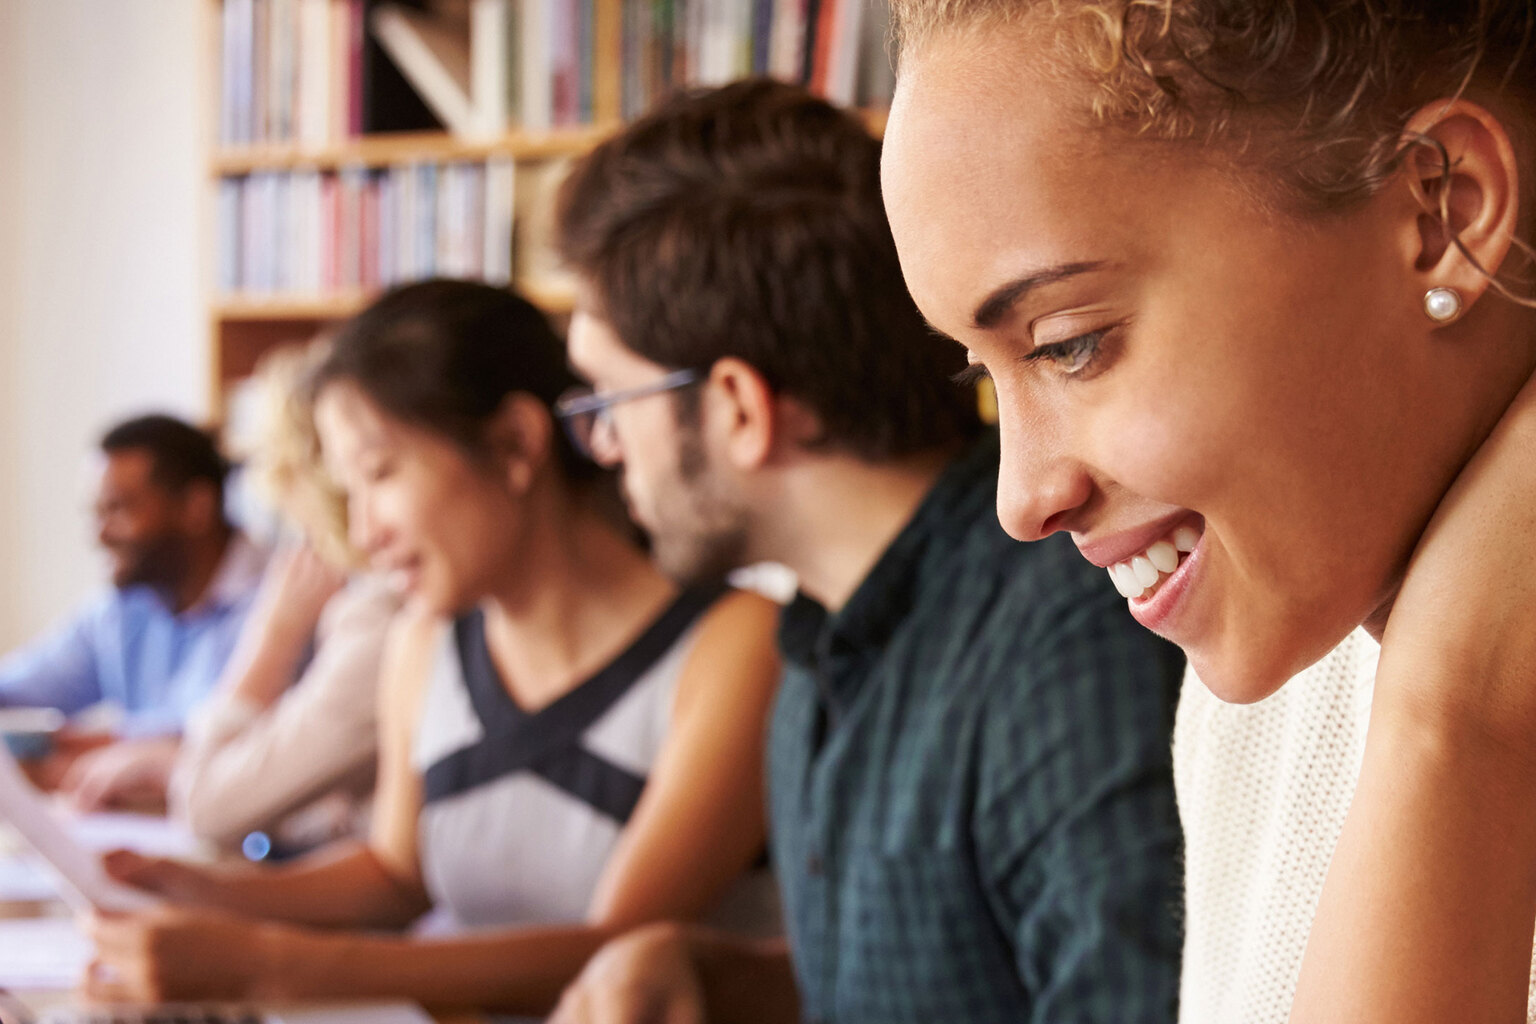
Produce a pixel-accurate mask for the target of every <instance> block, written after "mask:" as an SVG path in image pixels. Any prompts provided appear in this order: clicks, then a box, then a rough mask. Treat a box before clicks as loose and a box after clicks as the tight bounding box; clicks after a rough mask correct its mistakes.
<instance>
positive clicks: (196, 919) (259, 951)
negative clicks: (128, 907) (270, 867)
mask: <svg viewBox="0 0 1536 1024" xmlns="http://www.w3.org/2000/svg"><path fill="white" fill-rule="evenodd" d="M86 931H87V934H88V935H89V936H90V938H91V941H92V942H94V943H95V945H96V958H95V959H94V960H93V961H92V962H91V964H90V966H89V968H88V969H87V970H86V974H85V978H84V979H83V981H82V982H81V988H82V989H83V991H84V994H85V995H86V996H87V997H88V998H90V999H93V1000H96V1001H99V1002H107V1003H156V1002H166V1001H170V1000H201V999H248V998H253V997H255V996H258V995H260V994H261V992H260V989H261V987H262V984H263V981H264V979H265V977H266V974H267V971H268V967H267V964H268V952H269V950H270V948H271V943H272V933H273V931H274V926H273V925H271V924H268V923H265V922H260V921H251V920H248V919H244V918H239V917H235V916H233V915H229V914H223V913H216V912H213V911H208V910H197V911H192V910H184V909H176V908H172V907H164V908H157V909H155V910H150V911H145V912H143V913H136V914H104V913H98V914H95V915H92V916H91V917H90V918H89V920H88V922H87V926H86Z"/></svg>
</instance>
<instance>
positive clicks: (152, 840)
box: [55, 809, 203, 858]
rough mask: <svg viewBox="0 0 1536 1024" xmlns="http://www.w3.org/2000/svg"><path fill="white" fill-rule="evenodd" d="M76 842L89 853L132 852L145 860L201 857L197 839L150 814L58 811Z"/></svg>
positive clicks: (176, 826)
mask: <svg viewBox="0 0 1536 1024" xmlns="http://www.w3.org/2000/svg"><path fill="white" fill-rule="evenodd" d="M55 812H56V813H58V814H61V815H62V817H63V820H64V821H65V822H66V823H67V825H68V827H69V831H70V833H71V834H73V835H74V837H75V840H76V841H77V842H78V843H79V844H80V845H81V846H83V847H85V848H86V849H88V850H95V851H97V852H98V853H105V852H107V851H108V850H133V851H134V852H135V853H142V854H144V855H145V856H146V857H181V858H196V857H198V856H201V855H202V853H203V849H202V845H201V844H200V843H198V841H197V837H195V836H194V835H192V833H191V832H189V831H187V829H186V828H185V827H183V826H182V825H180V824H178V823H176V822H174V821H171V820H170V819H168V818H164V817H161V816H159V815H153V814H125V813H122V812H118V811H108V812H98V813H95V814H79V813H76V812H74V811H59V810H58V809H55Z"/></svg>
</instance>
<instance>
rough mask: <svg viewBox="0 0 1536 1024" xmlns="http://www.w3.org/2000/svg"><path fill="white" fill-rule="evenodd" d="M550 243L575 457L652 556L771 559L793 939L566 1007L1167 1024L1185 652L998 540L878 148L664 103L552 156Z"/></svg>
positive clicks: (853, 128)
mask: <svg viewBox="0 0 1536 1024" xmlns="http://www.w3.org/2000/svg"><path fill="white" fill-rule="evenodd" d="M560 233H561V247H562V250H563V255H564V256H565V258H566V260H567V262H568V263H569V264H570V265H571V266H572V267H573V268H574V269H575V270H576V272H577V274H578V275H579V277H580V279H581V281H582V291H581V298H580V301H579V304H578V308H577V312H576V314H575V317H574V319H573V321H572V324H571V332H570V352H571V361H572V363H573V365H574V366H575V368H576V369H577V371H578V372H579V373H580V374H582V375H583V376H584V377H586V378H587V379H588V380H589V381H590V382H591V383H592V385H593V388H594V389H595V390H593V391H588V392H585V393H583V394H580V395H572V396H569V397H568V398H567V399H566V401H565V402H563V403H562V404H561V406H560V412H561V414H562V417H563V418H564V420H565V422H566V424H567V426H568V427H569V429H570V430H571V432H572V434H573V436H574V437H575V438H576V440H577V442H578V444H580V445H581V446H583V447H584V448H585V449H586V450H587V451H588V452H589V453H590V454H591V455H592V456H593V457H594V458H596V459H597V460H598V461H600V462H603V463H605V464H609V465H620V464H621V465H622V467H623V484H624V491H625V495H626V498H627V501H628V503H629V506H630V510H631V512H632V513H633V515H634V516H635V518H636V520H637V521H638V522H639V523H640V524H641V526H642V527H644V528H645V529H646V530H647V531H648V532H649V533H650V535H651V538H652V541H653V544H654V553H655V557H656V558H657V560H658V562H659V563H660V564H661V566H662V567H663V569H665V570H666V571H668V572H669V573H671V574H673V575H674V576H676V577H678V578H679V579H681V580H685V581H697V580H701V579H708V578H712V577H718V576H720V575H722V574H724V573H726V572H728V571H729V570H731V569H734V568H736V567H738V566H742V565H746V564H749V563H753V562H757V561H777V562H782V563H784V564H785V565H788V566H789V567H790V568H791V569H793V570H794V571H795V572H796V573H797V574H798V577H799V581H800V594H799V596H798V597H797V598H796V599H795V601H794V603H793V604H791V605H790V606H789V607H788V608H787V609H786V611H785V613H784V619H783V623H782V626H781V631H780V645H781V647H782V649H783V652H784V655H785V662H786V668H785V674H784V678H783V682H782V687H781V691H780V694H779V698H778V702H777V705H776V708H775V711H774V715H773V721H772V723H771V735H770V743H769V765H768V777H769V791H770V792H769V806H770V812H771V835H772V854H773V862H774V865H775V868H776V870H777V871H778V873H779V880H780V885H781V888H782V890H783V896H784V905H785V917H786V923H787V928H788V939H787V943H784V942H781V943H770V944H756V945H754V944H751V943H746V942H743V941H740V940H735V939H730V938H726V937H723V936H720V935H718V934H715V933H712V932H709V931H707V930H703V929H700V928H696V927H693V926H688V925H670V926H661V927H655V928H650V929H645V930H642V931H640V932H636V933H633V934H631V935H630V936H627V937H625V938H622V939H620V940H618V941H617V942H616V943H615V944H613V945H611V946H610V947H608V949H606V950H605V951H604V952H603V953H600V954H599V955H598V957H597V958H596V959H594V961H593V962H592V964H591V965H589V968H588V971H587V973H586V974H585V975H584V976H583V978H582V980H581V981H579V982H578V983H577V985H576V986H575V987H573V989H572V990H571V991H570V992H569V993H568V994H567V998H566V1000H565V1002H564V1003H563V1004H562V1009H561V1011H560V1013H559V1014H558V1015H557V1019H558V1020H559V1021H561V1022H562V1024H566V1022H574V1021H596V1022H605V1024H606V1022H624V1021H647V1020H663V1019H664V1020H679V1021H681V1020H689V1021H692V1020H703V1019H710V1020H730V1021H738V1022H739V1021H775V1022H785V1024H788V1022H792V1021H795V1020H800V1019H804V1020H822V1021H840V1022H848V1024H861V1022H868V1024H877V1022H878V1024H903V1022H913V1024H916V1022H922V1024H931V1022H936V1021H945V1022H961V1021H964V1022H966V1024H987V1022H993V1021H996V1022H1002V1021H1008V1022H1016V1021H1022V1020H1040V1021H1045V1020H1073V1021H1085V1020H1087V1021H1106V1022H1108V1021H1114V1022H1122V1021H1164V1020H1166V1021H1171V1020H1173V1018H1174V1007H1175V999H1176V991H1177V983H1178V951H1179V945H1180V928H1179V924H1178V913H1177V911H1178V899H1179V882H1180V875H1179V863H1178V861H1179V850H1180V836H1179V829H1178V822H1177V818H1176V814H1175V808H1174V803H1173V789H1172V780H1171V777H1170V767H1169V760H1170V759H1169V733H1170V727H1171V721H1172V708H1173V699H1174V694H1175V692H1176V687H1177V685H1178V681H1179V676H1180V669H1181V658H1180V657H1179V655H1178V653H1177V651H1176V650H1175V649H1174V648H1172V647H1170V646H1168V645H1166V644H1164V643H1163V642H1162V641H1160V640H1157V639H1156V638H1154V637H1153V636H1152V635H1151V634H1149V633H1147V632H1145V631H1143V630H1141V629H1140V628H1139V627H1137V626H1136V625H1135V624H1134V622H1133V621H1132V620H1131V619H1130V617H1129V615H1128V613H1127V611H1126V608H1125V604H1124V602H1123V601H1122V600H1120V599H1119V598H1118V597H1117V595H1116V594H1115V591H1114V590H1113V588H1112V587H1111V586H1110V585H1109V582H1108V580H1107V579H1106V577H1105V574H1104V573H1102V572H1099V571H1097V570H1094V569H1092V568H1091V567H1089V566H1087V564H1086V563H1084V562H1083V561H1082V559H1081V558H1080V557H1079V556H1078V554H1077V552H1076V550H1075V549H1074V548H1073V547H1072V545H1071V542H1070V541H1068V540H1066V539H1064V538H1054V539H1051V540H1046V541H1042V542H1040V543H1038V544H1032V545H1023V544H1017V543H1015V542H1013V541H1011V540H1010V539H1009V538H1008V537H1007V535H1005V534H1004V533H1003V531H1002V529H1001V528H1000V527H999V525H998V523H997V518H996V513H995V510H994V506H995V503H996V494H997V469H998V457H999V456H998V439H997V435H996V433H995V432H994V431H991V430H986V429H983V428H982V426H981V424H980V423H979V422H978V418H977V415H976V411H975V397H974V394H973V393H969V392H967V391H966V390H964V389H962V388H961V387H959V386H957V385H956V384H954V383H952V382H951V380H950V379H949V378H950V375H951V374H952V373H953V372H954V371H956V370H958V369H960V366H959V365H958V363H959V360H958V358H957V356H958V352H959V350H958V348H957V347H956V346H953V345H950V344H945V343H943V342H942V341H941V340H939V339H936V338H934V337H933V336H932V335H931V333H930V332H929V331H928V329H927V328H926V327H925V325H924V323H923V321H922V319H921V318H920V316H919V314H918V313H917V310H916V308H915V307H914V305H913V303H912V301H911V299H910V298H909V297H908V295H907V293H906V289H905V286H904V284H903V282H902V278H901V271H900V267H899V266H898V263H897V258H896V251H895V247H894V245H893V243H892V241H891V237H890V232H889V229H888V227H887V226H886V222H885V214H884V210H883V208H882V205H881V198H880V192H879V145H878V143H877V142H876V141H875V140H874V139H872V138H871V137H870V136H869V135H868V134H867V133H866V132H865V131H864V130H863V128H862V127H861V126H860V125H859V124H858V123H857V122H856V121H854V120H853V119H851V118H849V117H848V116H846V115H844V114H842V113H839V112H838V111H836V110H834V109H833V108H831V107H829V106H827V105H826V104H825V103H822V102H821V101H819V100H815V99H813V98H811V97H810V96H808V95H807V94H805V93H803V92H801V91H800V90H797V89H794V88H792V87H789V86H785V85H780V84H776V83H770V82H766V81H756V82H745V83H738V84H736V85H732V86H727V87H725V88H723V89H720V90H717V91H714V92H704V93H694V94H688V95H684V96H680V97H678V98H676V99H674V100H672V101H670V102H669V103H667V104H666V105H664V106H663V107H661V108H660V109H659V110H657V111H656V112H655V113H653V114H652V115H650V116H649V117H647V118H645V119H643V120H641V121H639V122H637V123H636V124H634V125H633V126H631V127H630V128H629V129H628V130H626V131H625V132H623V133H622V134H620V135H619V136H617V137H616V138H614V139H612V140H610V141H608V142H607V143H605V144H604V145H602V146H600V147H599V148H598V149H597V150H596V151H594V152H593V153H592V154H591V155H590V156H589V157H588V158H587V159H585V160H584V161H583V162H582V163H581V164H580V165H579V166H578V167H577V168H576V170H575V171H574V172H573V174H572V177H571V179H570V180H569V181H568V182H567V184H566V186H565V189H564V191H563V192H562V195H561V207H560ZM701 784H702V783H701Z"/></svg>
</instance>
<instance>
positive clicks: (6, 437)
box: [0, 0, 210, 649]
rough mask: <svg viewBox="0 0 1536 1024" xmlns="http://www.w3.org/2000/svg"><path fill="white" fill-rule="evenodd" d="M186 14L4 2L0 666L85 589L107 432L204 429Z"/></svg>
mask: <svg viewBox="0 0 1536 1024" xmlns="http://www.w3.org/2000/svg"><path fill="white" fill-rule="evenodd" d="M204 15H205V12H204V11H203V10H202V8H201V2H200V0H129V2H125V0H0V69H3V70H0V126H3V127H0V248H3V252H0V480H3V481H4V490H3V493H0V517H3V519H0V523H3V529H0V588H3V591H4V592H3V594H0V649H4V648H5V647H9V646H11V645H12V644H14V643H15V642H17V641H18V640H20V639H22V638H24V637H26V636H28V635H30V634H32V633H33V632H35V631H36V630H38V629H40V628H42V627H43V626H45V625H46V624H47V623H49V622H51V621H53V620H55V619H57V618H58V617H59V616H61V615H62V614H64V613H65V612H66V611H67V610H68V609H69V608H70V607H71V606H72V605H74V604H75V603H76V602H77V601H78V600H79V599H80V598H81V597H82V596H83V595H84V594H85V593H86V592H88V591H89V590H90V589H91V588H92V587H93V586H95V585H97V584H98V583H99V578H100V563H99V561H98V560H97V556H96V553H95V551H94V549H93V547H92V544H91V541H90V525H89V521H88V517H87V516H86V514H85V513H86V506H87V502H88V499H89V488H88V486H86V484H87V483H88V479H89V478H88V476H87V475H86V468H85V467H86V466H87V461H88V458H89V454H90V452H91V451H92V447H93V444H94V441H95V439H96V437H97V436H98V435H99V434H100V432H101V430H102V429H103V427H105V426H106V425H108V424H110V423H111V422H112V421H114V420H115V419H118V418H120V417H122V416H123V415H126V414H131V413H134V412H140V411H146V410H149V409H153V408H162V409H166V410H169V411H172V412H176V413H179V414H181V415H185V416H189V417H191V418H194V419H200V418H202V417H203V416H204V415H205V414H206V398H207V395H206V390H207V387H206V381H207V377H208V370H207V356H206V353H205V351H204V345H205V341H204V331H205V323H204V319H203V313H202V294H203V292H202V287H203V282H204V277H203V262H204V261H203V259H202V236H201V234H200V224H201V220H200V218H201V215H202V212H203V208H204V196H205V189H206V187H207V184H206V180H205V178H204V175H203V168H204V166H205V150H204V139H205V137H206V136H205V132H206V131H207V125H206V124H205V119H206V118H207V117H208V116H209V113H208V110H209V107H208V104H209V103H210V100H209V99H208V96H207V85H206V79H207V78H208V76H207V74H206V73H205V70H204V69H205V66H206V61H207V60H208V56H209V55H208V54H207V53H206V52H205V51H206V45H205V40H204V38H203V31H204Z"/></svg>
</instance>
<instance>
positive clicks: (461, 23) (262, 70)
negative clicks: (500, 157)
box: [221, 0, 894, 146]
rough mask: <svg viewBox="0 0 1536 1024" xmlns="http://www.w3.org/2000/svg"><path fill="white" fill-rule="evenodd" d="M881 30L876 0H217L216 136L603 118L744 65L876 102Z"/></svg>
mask: <svg viewBox="0 0 1536 1024" xmlns="http://www.w3.org/2000/svg"><path fill="white" fill-rule="evenodd" d="M887 34H888V16H887V11H886V0H430V2H429V0H224V6H223V10H222V58H223V65H222V77H221V87H222V106H221V139H222V141H223V142H224V143H225V144H226V145H230V146H241V145H251V144H258V143H294V144H298V145H300V146H319V145H324V144H325V143H327V142H330V141H333V140H335V139H337V138H341V137H345V136H349V135H356V134H360V133H364V132H370V131H388V130H407V129H412V128H431V127H442V126H446V127H447V128H449V129H450V130H452V131H454V132H456V133H458V134H461V135H464V136H467V137H481V138H484V137H493V136H496V135H499V134H501V133H503V132H505V131H506V130H507V129H508V128H509V127H514V126H515V127H521V128H523V129H524V130H527V131H533V132H539V131H547V130H549V129H552V128H560V127H568V126H575V125H582V124H608V123H613V122H616V121H618V120H621V119H627V118H631V117H634V116H636V115H638V114H640V113H641V112H643V111H644V110H646V109H647V108H648V107H650V106H651V105H652V104H653V103H654V102H655V101H656V100H657V99H658V98H660V97H661V96H663V95H665V94H666V93H667V92H670V91H671V90H673V89H675V88H678V87H680V86H684V85H694V84H699V85H711V84H720V83H723V82H727V81H730V80H732V79H735V78H739V77H742V76H745V75H753V74H760V75H773V76H775V77H778V78H782V79H785V80H787V81H793V82H798V83H801V84H804V85H807V86H809V87H810V88H811V89H813V90H814V91H816V92H819V93H821V94H823V95H825V96H827V97H828V98H829V99H831V100H832V101H833V102H836V103H840V104H843V105H848V106H852V105H857V106H863V107H881V106H885V105H887V104H888V103H889V100H890V95H891V91H892V89H893V87H894V79H893V75H892V72H891V66H890V60H889V56H888V54H887V47H886V38H887ZM407 83H408V84H407Z"/></svg>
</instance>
